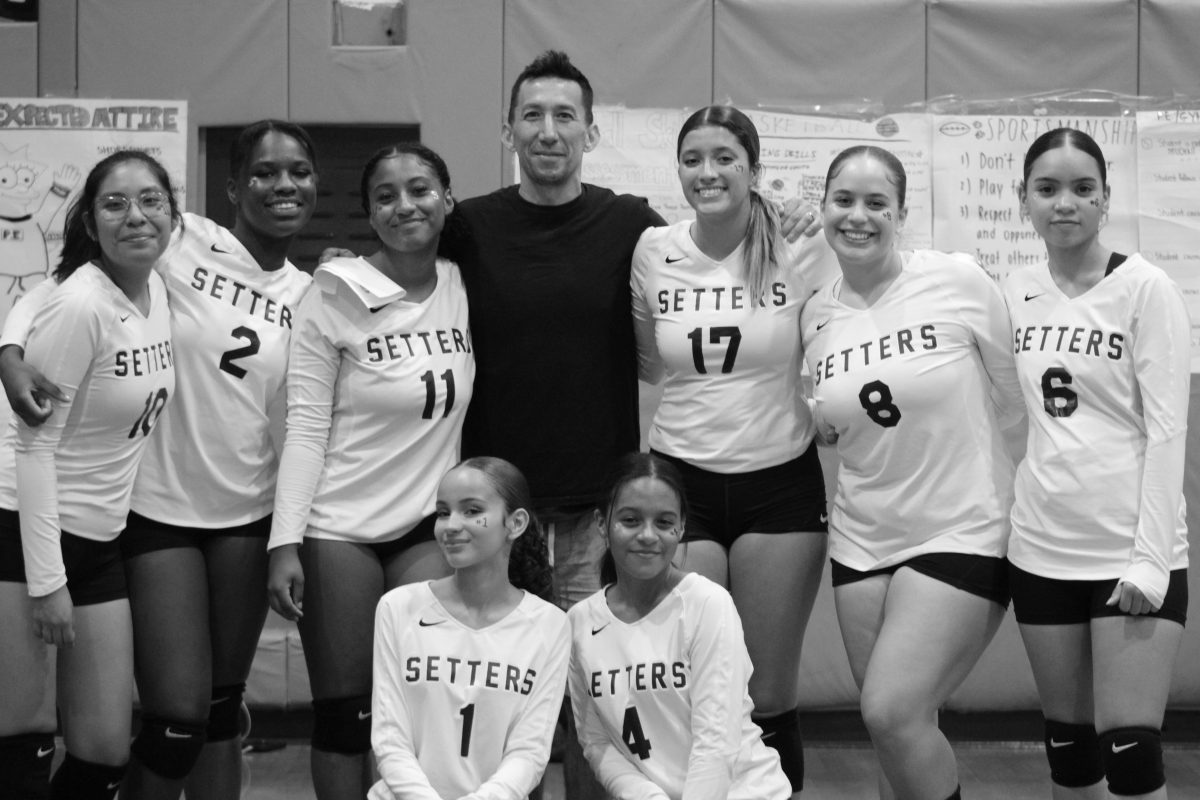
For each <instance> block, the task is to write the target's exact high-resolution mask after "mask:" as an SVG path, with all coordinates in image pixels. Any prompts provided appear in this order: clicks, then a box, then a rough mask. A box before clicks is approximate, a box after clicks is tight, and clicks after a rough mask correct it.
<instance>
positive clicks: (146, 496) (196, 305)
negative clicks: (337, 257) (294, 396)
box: [133, 214, 311, 528]
mask: <svg viewBox="0 0 1200 800" xmlns="http://www.w3.org/2000/svg"><path fill="white" fill-rule="evenodd" d="M159 270H160V273H161V274H162V277H163V280H164V281H165V282H166V285H167V294H168V296H169V298H170V303H171V335H172V336H173V338H174V341H175V354H176V357H177V358H178V360H179V361H178V368H179V369H178V385H177V387H176V392H175V398H174V400H173V401H172V403H171V407H170V409H169V410H168V411H167V412H166V413H165V414H163V418H162V421H161V422H160V424H159V431H158V433H156V434H155V435H154V436H153V437H152V438H151V441H150V445H149V447H148V448H147V451H146V457H145V459H143V462H142V469H141V470H140V471H139V473H138V479H137V483H136V484H135V486H134V492H133V510H134V511H136V512H138V513H139V514H141V515H143V516H146V517H149V518H151V519H155V520H158V521H160V522H168V523H171V524H173V525H184V526H188V527H193V528H227V527H232V526H234V525H243V524H246V523H248V522H253V521H255V520H257V519H262V518H263V517H265V516H266V515H267V514H269V513H271V504H272V502H273V500H274V495H275V476H276V472H277V470H278V456H277V452H278V450H277V447H276V446H275V444H274V443H273V442H272V440H271V436H270V435H269V431H270V429H271V428H272V427H273V426H274V427H275V429H276V430H282V422H283V419H282V418H283V414H284V411H285V409H286V399H285V395H284V378H285V375H286V371H287V358H288V346H289V342H290V341H291V333H292V325H293V322H294V318H295V314H296V309H297V308H298V306H299V303H300V299H301V298H302V297H303V296H304V292H305V291H306V290H307V288H308V285H309V283H310V282H311V278H310V277H309V276H308V275H307V274H305V273H303V272H301V271H300V270H299V269H297V268H296V267H295V266H293V265H292V264H291V262H286V263H284V265H283V266H282V267H281V268H280V269H277V270H273V271H270V272H268V271H265V270H263V269H262V268H261V267H260V266H259V265H258V262H257V261H255V260H254V257H253V256H251V255H250V253H249V252H248V251H247V250H246V248H245V247H243V246H242V243H241V242H239V241H238V240H237V238H236V237H235V236H234V235H233V234H232V233H231V232H230V231H228V230H227V229H225V228H223V227H221V226H220V225H218V224H217V223H215V222H213V221H212V220H209V219H206V218H204V217H200V216H197V215H195V214H185V215H184V225H183V228H182V230H181V231H179V232H177V234H176V236H175V237H173V239H172V242H171V247H170V248H169V249H168V250H167V252H166V253H165V254H164V256H163V258H162V259H160V261H159Z"/></svg>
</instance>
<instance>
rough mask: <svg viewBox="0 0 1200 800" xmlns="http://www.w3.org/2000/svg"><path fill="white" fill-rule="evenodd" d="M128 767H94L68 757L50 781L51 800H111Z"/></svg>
mask: <svg viewBox="0 0 1200 800" xmlns="http://www.w3.org/2000/svg"><path fill="white" fill-rule="evenodd" d="M127 766H128V764H121V765H120V766H117V767H112V766H109V765H108V764H94V763H92V762H91V761H84V760H83V759H82V758H76V757H75V756H73V755H71V754H70V753H67V755H66V758H64V759H63V763H62V766H60V767H59V768H58V772H56V773H54V779H53V780H51V781H50V797H51V800H112V799H113V798H114V797H116V796H117V789H119V788H120V787H121V778H123V777H125V768H126V767H127Z"/></svg>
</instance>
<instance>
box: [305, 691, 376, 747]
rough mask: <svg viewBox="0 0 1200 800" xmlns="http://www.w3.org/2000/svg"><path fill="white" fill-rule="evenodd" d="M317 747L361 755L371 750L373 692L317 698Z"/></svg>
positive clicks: (315, 706) (315, 712) (315, 739)
mask: <svg viewBox="0 0 1200 800" xmlns="http://www.w3.org/2000/svg"><path fill="white" fill-rule="evenodd" d="M312 746H313V749H314V750H324V751H325V752H327V753H342V754H343V755H349V756H353V755H358V754H360V753H365V752H367V751H368V750H370V749H371V695H369V694H360V695H358V696H356V697H339V698H335V699H332V700H313V735H312Z"/></svg>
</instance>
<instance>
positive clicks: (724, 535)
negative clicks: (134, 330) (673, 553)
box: [654, 444, 828, 550]
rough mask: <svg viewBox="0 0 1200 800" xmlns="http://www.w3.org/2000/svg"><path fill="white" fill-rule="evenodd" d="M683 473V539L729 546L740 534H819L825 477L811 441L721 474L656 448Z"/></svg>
mask: <svg viewBox="0 0 1200 800" xmlns="http://www.w3.org/2000/svg"><path fill="white" fill-rule="evenodd" d="M654 455H656V456H658V457H659V458H661V459H663V460H664V461H669V462H671V463H672V464H674V465H675V466H676V467H678V468H679V471H680V473H681V474H682V475H683V486H684V489H685V490H686V491H687V499H688V518H687V523H686V525H685V527H684V531H683V541H685V542H695V541H699V540H706V541H713V542H717V543H718V544H721V545H722V546H724V547H725V549H726V550H728V549H729V548H730V547H731V546H732V545H733V542H734V540H735V539H737V538H738V537H739V536H741V535H742V534H743V533H790V532H793V531H802V532H807V533H824V532H825V531H826V529H827V523H828V517H827V516H826V511H825V476H824V474H823V473H822V472H821V461H820V459H819V458H818V457H817V446H816V445H815V444H810V445H809V447H808V449H807V450H805V451H804V454H803V455H801V456H800V457H799V458H794V459H792V460H791V461H788V462H785V463H783V464H779V465H777V466H774V467H767V468H766V469H757V470H753V471H751V472H739V473H733V474H728V475H727V474H724V473H720V472H710V471H708V470H706V469H701V468H700V467H697V466H694V465H692V464H689V463H688V462H686V461H684V460H683V459H681V458H675V457H674V456H668V455H664V454H663V453H658V452H655V453H654Z"/></svg>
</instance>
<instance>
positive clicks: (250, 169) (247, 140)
mask: <svg viewBox="0 0 1200 800" xmlns="http://www.w3.org/2000/svg"><path fill="white" fill-rule="evenodd" d="M229 174H230V177H229V181H228V184H227V193H228V196H229V199H230V202H231V203H233V205H234V209H235V214H234V224H233V227H232V228H231V229H226V228H224V227H222V226H220V225H218V224H216V223H215V222H212V221H211V220H208V219H206V218H204V217H200V216H196V215H194V214H186V215H185V224H184V225H183V226H181V229H180V230H179V231H178V232H177V234H176V235H175V237H174V238H173V240H172V243H171V245H170V247H169V248H168V250H167V252H166V253H165V254H164V257H163V258H162V259H160V262H159V269H160V271H161V272H160V274H161V275H162V277H163V279H164V281H165V282H166V287H167V294H168V297H169V299H170V305H171V329H172V336H173V339H174V343H175V348H174V355H175V356H176V358H177V359H178V381H179V382H178V386H177V390H176V393H175V394H176V397H175V401H174V402H173V403H172V407H171V411H170V413H169V414H165V415H164V416H163V418H162V422H161V425H160V428H161V429H160V430H159V431H158V433H156V434H155V436H154V437H153V439H152V440H151V442H150V445H149V447H148V448H147V451H146V456H145V459H144V460H143V463H142V468H141V469H140V471H139V473H138V477H137V482H136V483H135V485H134V492H133V500H132V512H131V513H130V515H129V520H128V524H127V527H126V528H125V531H124V533H122V535H121V539H120V541H121V550H122V553H123V555H124V557H125V565H126V573H127V576H128V581H129V592H130V604H131V606H132V609H133V625H134V627H133V633H134V642H135V645H136V648H135V650H136V669H135V673H136V677H137V682H138V695H139V698H140V700H141V704H142V712H143V713H142V725H141V729H140V732H139V733H138V736H137V738H136V740H135V742H134V745H133V761H132V764H131V767H130V770H129V775H128V777H127V779H126V782H125V787H124V789H123V793H124V794H125V796H128V797H131V798H135V800H138V799H140V798H172V800H174V798H178V797H179V792H180V789H181V787H182V786H183V784H184V783H185V782H186V784H187V792H188V796H189V797H192V798H199V799H200V800H205V798H230V797H237V796H238V793H239V791H240V785H241V757H242V750H241V741H240V739H239V730H240V722H239V716H240V710H241V707H242V692H243V690H244V688H245V681H246V677H247V675H248V674H249V672H250V665H251V662H252V661H253V658H254V653H255V650H256V645H257V642H258V637H259V633H260V631H261V630H262V625H263V621H264V619H265V617H266V613H267V598H266V572H267V551H266V537H267V533H268V531H269V529H270V522H271V516H270V514H271V505H272V502H273V498H274V491H275V475H276V471H277V466H278V458H277V455H276V452H277V446H276V444H275V443H273V442H272V439H271V433H270V431H271V430H272V428H274V429H276V430H277V429H278V428H280V427H281V426H282V417H283V412H284V403H283V383H284V372H285V369H286V365H287V352H288V345H289V342H290V341H291V331H292V320H293V317H294V314H295V310H296V308H297V307H298V306H299V303H300V298H301V297H302V296H303V295H304V292H305V291H306V290H307V288H308V286H309V284H310V283H311V279H310V278H309V276H308V275H307V274H306V273H304V272H301V271H300V270H299V269H297V268H296V267H295V266H294V265H293V264H292V262H291V261H289V260H288V257H287V255H288V251H289V248H290V247H291V244H292V242H293V241H294V240H295V238H296V236H297V234H299V232H300V231H301V230H302V229H303V227H304V225H305V224H306V223H307V222H308V220H309V219H310V218H311V216H312V213H313V209H314V208H315V205H316V192H317V170H316V154H315V151H314V147H313V143H312V140H311V139H310V138H309V136H308V134H307V133H306V132H305V131H304V129H303V128H301V127H300V126H298V125H294V124H292V123H289V122H281V121H277V120H263V121H260V122H256V123H254V124H252V125H249V126H247V127H246V128H244V129H243V130H242V131H241V132H240V133H239V134H238V135H237V137H236V138H235V139H234V142H233V145H232V147H231V151H230V171H229ZM38 291H39V289H38V288H35V289H34V292H33V293H32V294H31V296H30V298H28V299H29V300H32V299H33V296H32V295H36V294H37V293H38ZM25 305H26V303H24V302H23V303H21V304H18V305H17V307H16V309H14V313H13V314H12V315H10V317H9V327H10V328H11V327H13V325H14V323H15V321H16V320H15V318H16V316H17V314H18V313H19V312H20V311H21V310H22V309H23V307H24V306H25ZM13 350H14V348H6V349H5V350H4V351H3V353H2V354H0V355H2V358H0V361H7V360H8V359H11V358H12V351H13ZM9 366H11V363H9ZM10 373H11V370H7V371H6V372H5V375H4V377H5V382H6V385H9V384H10V383H11V380H10V379H11V377H12V376H11V374H10ZM26 385H28V384H26ZM9 388H12V387H11V386H9ZM22 395H24V397H23V396H22ZM26 398H28V392H27V391H26V392H19V393H18V396H17V397H16V398H15V399H14V408H15V409H16V410H17V411H18V413H21V412H22V409H23V408H24V410H25V411H26V414H25V415H26V416H29V415H30V412H31V411H33V412H36V411H37V410H36V409H28V408H25V407H24V406H23V405H22V402H23V400H24V399H26ZM34 421H36V418H35V419H34Z"/></svg>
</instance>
